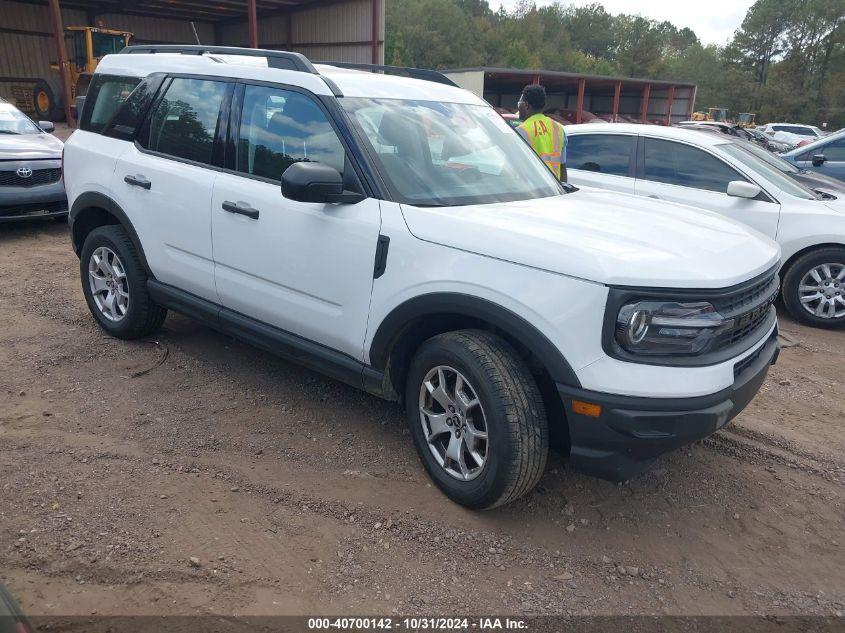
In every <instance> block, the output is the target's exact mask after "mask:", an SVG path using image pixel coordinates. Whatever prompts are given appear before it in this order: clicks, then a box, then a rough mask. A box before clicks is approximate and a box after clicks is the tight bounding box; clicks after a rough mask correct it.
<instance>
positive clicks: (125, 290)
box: [88, 246, 129, 322]
mask: <svg viewBox="0 0 845 633" xmlns="http://www.w3.org/2000/svg"><path fill="white" fill-rule="evenodd" d="M88 284H89V286H90V288H91V296H92V297H93V298H94V303H95V304H96V305H97V308H98V309H99V310H100V313H101V314H102V315H103V316H104V317H105V318H106V319H108V320H109V321H115V322H117V321H120V320H121V319H123V318H124V317H125V316H126V312H127V311H128V310H129V279H128V278H127V277H126V269H125V268H124V266H123V262H121V261H120V258H119V257H118V256H117V254H116V253H115V252H114V251H113V250H111V249H110V248H107V247H105V246H100V247H99V248H97V249H95V250H94V252H93V253H91V259H90V260H88Z"/></svg>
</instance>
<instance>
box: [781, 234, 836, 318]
mask: <svg viewBox="0 0 845 633" xmlns="http://www.w3.org/2000/svg"><path fill="white" fill-rule="evenodd" d="M783 302H784V304H785V305H786V308H787V310H789V313H790V314H791V315H792V316H793V317H794V318H795V319H796V320H798V321H801V322H802V323H806V324H807V325H813V326H816V327H836V326H841V325H843V324H845V248H839V247H830V248H820V249H818V250H815V251H811V252H809V253H807V254H806V255H802V256H801V257H799V258H798V259H797V260H796V261H795V263H793V264H792V266H790V267H789V270H787V271H786V274H785V275H784V277H783Z"/></svg>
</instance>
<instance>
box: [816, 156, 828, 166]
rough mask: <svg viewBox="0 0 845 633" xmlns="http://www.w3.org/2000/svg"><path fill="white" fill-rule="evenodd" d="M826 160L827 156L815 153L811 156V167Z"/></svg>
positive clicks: (819, 164)
mask: <svg viewBox="0 0 845 633" xmlns="http://www.w3.org/2000/svg"><path fill="white" fill-rule="evenodd" d="M826 162H827V157H826V156H825V155H824V154H816V155H814V156H813V167H821V166H822V165H824V164H825V163H826Z"/></svg>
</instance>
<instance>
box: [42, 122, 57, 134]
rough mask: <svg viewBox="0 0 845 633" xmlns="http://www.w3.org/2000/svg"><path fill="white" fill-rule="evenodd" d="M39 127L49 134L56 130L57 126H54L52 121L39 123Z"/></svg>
mask: <svg viewBox="0 0 845 633" xmlns="http://www.w3.org/2000/svg"><path fill="white" fill-rule="evenodd" d="M38 127H40V128H41V129H42V130H44V131H45V132H48V133H49V132H52V131H53V130H55V129H56V126H55V125H53V123H52V121H39V122H38Z"/></svg>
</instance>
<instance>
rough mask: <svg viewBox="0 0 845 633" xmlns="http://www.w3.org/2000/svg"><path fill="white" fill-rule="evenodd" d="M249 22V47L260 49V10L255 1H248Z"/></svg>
mask: <svg viewBox="0 0 845 633" xmlns="http://www.w3.org/2000/svg"><path fill="white" fill-rule="evenodd" d="M246 7H247V20H248V22H249V47H250V48H258V9H257V8H256V6H255V0H246Z"/></svg>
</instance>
